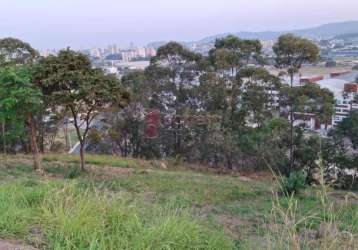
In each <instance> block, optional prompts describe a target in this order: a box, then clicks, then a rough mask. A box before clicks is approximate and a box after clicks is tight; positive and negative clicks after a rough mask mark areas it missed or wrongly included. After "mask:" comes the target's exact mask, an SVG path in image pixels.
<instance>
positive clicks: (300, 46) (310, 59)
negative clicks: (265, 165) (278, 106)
mask: <svg viewBox="0 0 358 250" xmlns="http://www.w3.org/2000/svg"><path fill="white" fill-rule="evenodd" d="M273 51H274V52H275V54H276V58H275V61H276V67H278V68H280V69H285V70H286V71H287V73H288V75H289V77H290V85H291V88H292V87H293V81H294V76H295V74H297V73H299V70H300V69H301V67H302V65H303V64H304V63H314V62H316V61H317V60H318V59H319V53H320V51H319V48H318V46H317V45H315V44H314V43H313V42H311V41H310V40H308V39H304V38H300V37H297V36H294V35H292V34H286V35H282V36H280V37H279V39H278V41H277V42H276V44H275V45H274V46H273ZM293 102H294V100H290V101H289V106H290V121H291V132H290V141H291V143H290V144H291V145H290V166H289V170H288V173H290V172H291V169H292V168H293V164H294V159H293V157H294V156H293V147H294V145H293V144H294V138H293V134H294V129H293V123H294V121H293V113H294V111H293V107H292V105H293Z"/></svg>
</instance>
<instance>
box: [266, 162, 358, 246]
mask: <svg viewBox="0 0 358 250" xmlns="http://www.w3.org/2000/svg"><path fill="white" fill-rule="evenodd" d="M320 169H321V174H320V176H321V180H320V183H321V184H320V185H319V186H318V187H317V188H316V189H315V193H314V196H313V198H315V199H316V201H317V204H316V205H315V206H314V208H313V209H311V210H309V211H304V212H303V211H301V208H302V206H300V202H305V201H304V199H305V198H306V197H303V199H300V197H299V196H296V195H295V194H291V195H289V194H288V193H285V192H284V193H279V192H277V191H273V202H272V214H271V217H270V218H269V225H270V227H269V230H266V232H265V237H266V240H267V249H294V250H301V249H325V250H328V249H332V250H335V249H358V230H357V229H358V217H356V216H358V205H357V204H356V203H354V202H352V200H350V199H348V196H349V195H353V196H355V195H354V194H347V195H346V198H345V201H344V202H337V201H335V200H334V199H332V197H330V196H329V191H330V187H329V186H328V185H326V184H325V181H324V179H323V176H324V174H323V167H322V164H321V165H320ZM276 179H277V180H278V183H277V184H278V185H277V186H278V189H279V190H282V189H284V188H283V187H282V186H281V185H282V183H284V182H283V181H282V176H276ZM280 179H281V181H280ZM356 198H357V197H356Z"/></svg>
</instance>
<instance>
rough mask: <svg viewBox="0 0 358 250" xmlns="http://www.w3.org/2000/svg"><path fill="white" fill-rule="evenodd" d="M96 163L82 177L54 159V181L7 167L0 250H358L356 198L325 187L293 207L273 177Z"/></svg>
mask: <svg viewBox="0 0 358 250" xmlns="http://www.w3.org/2000/svg"><path fill="white" fill-rule="evenodd" d="M87 159H88V160H87V163H88V166H87V167H88V168H87V171H86V172H85V173H82V174H79V173H76V172H74V171H73V169H74V168H73V167H74V166H76V164H78V162H79V159H78V158H77V157H76V156H70V155H47V156H45V157H44V165H45V169H46V175H45V176H39V175H36V174H35V173H34V172H33V171H32V168H31V159H30V157H29V156H20V155H18V156H16V157H11V156H8V157H7V158H6V159H1V160H2V161H1V164H0V170H1V171H0V249H2V248H1V247H6V246H12V247H14V248H7V249H31V250H36V249H103V250H111V249H113V250H118V249H138V250H139V249H218V250H222V249H327V248H326V247H327V246H330V247H331V249H338V248H340V247H343V248H344V249H353V248H354V247H353V246H354V245H355V246H357V243H358V242H357V237H356V236H357V234H358V220H357V218H358V216H357V214H358V206H357V204H356V200H355V197H356V195H355V194H349V193H346V192H343V191H333V190H330V189H326V188H323V189H322V188H321V187H317V188H307V189H306V190H305V191H304V192H302V193H300V194H299V195H298V196H295V197H285V196H283V195H279V194H277V193H276V191H277V185H276V184H275V182H274V181H273V179H272V175H271V174H268V173H265V172H261V173H260V172H256V173H252V174H250V173H246V174H244V173H241V174H236V175H219V174H217V173H209V172H207V171H205V170H201V171H198V170H190V169H188V166H185V165H181V166H178V165H173V164H172V163H170V162H168V163H166V164H163V162H156V161H140V160H134V159H125V158H118V157H112V156H95V155H91V156H88V158H87ZM323 198H326V199H323ZM333 215H334V216H333ZM348 235H349V237H350V238H349V239H347V236H348ZM297 244H298V245H297ZM23 246H27V247H26V248H21V247H23ZM299 246H301V247H302V248H297V247H299ZM341 249H342V248H341Z"/></svg>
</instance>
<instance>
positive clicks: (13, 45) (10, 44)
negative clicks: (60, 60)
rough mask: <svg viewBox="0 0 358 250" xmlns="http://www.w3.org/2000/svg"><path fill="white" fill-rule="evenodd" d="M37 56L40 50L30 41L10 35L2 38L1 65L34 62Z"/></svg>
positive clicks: (0, 40) (0, 43)
mask: <svg viewBox="0 0 358 250" xmlns="http://www.w3.org/2000/svg"><path fill="white" fill-rule="evenodd" d="M37 57H38V52H37V51H36V50H35V49H33V48H32V47H31V45H30V44H28V43H25V42H23V41H21V40H19V39H16V38H10V37H9V38H4V39H0V67H1V66H2V67H4V66H10V65H20V64H21V65H24V64H32V63H33V61H34V59H35V58H37Z"/></svg>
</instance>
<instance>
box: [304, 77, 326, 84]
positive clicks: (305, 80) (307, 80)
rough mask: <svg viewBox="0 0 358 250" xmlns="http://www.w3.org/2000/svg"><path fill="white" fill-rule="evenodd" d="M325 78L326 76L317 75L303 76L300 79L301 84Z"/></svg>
mask: <svg viewBox="0 0 358 250" xmlns="http://www.w3.org/2000/svg"><path fill="white" fill-rule="evenodd" d="M323 79H324V76H315V77H303V78H301V79H300V83H301V84H307V83H316V82H318V81H321V80H323Z"/></svg>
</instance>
